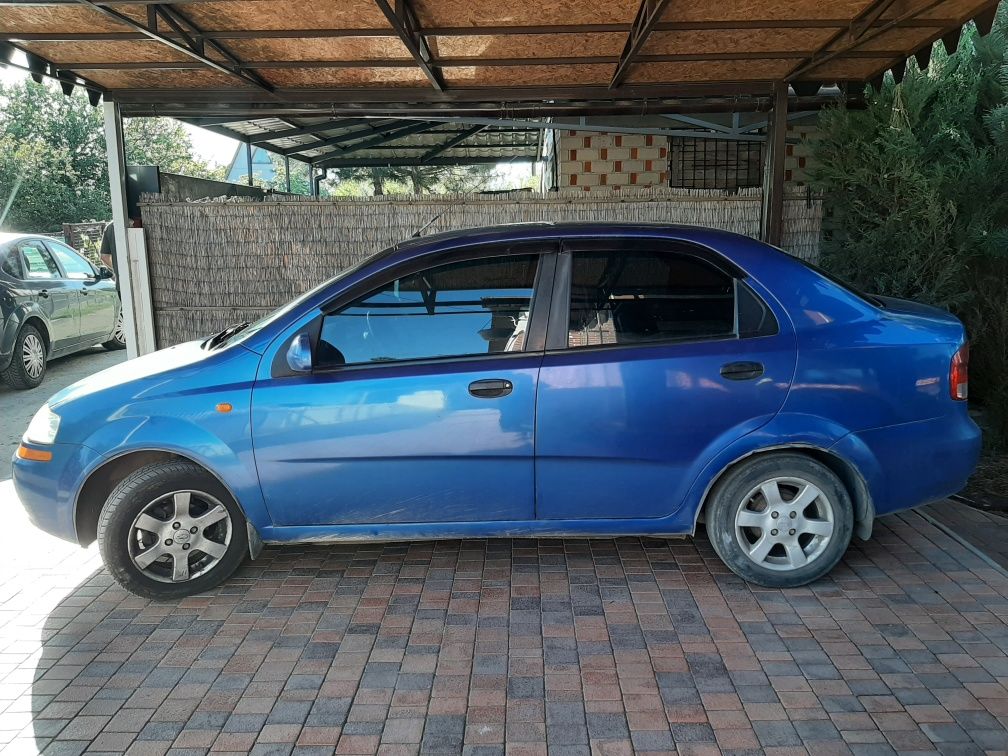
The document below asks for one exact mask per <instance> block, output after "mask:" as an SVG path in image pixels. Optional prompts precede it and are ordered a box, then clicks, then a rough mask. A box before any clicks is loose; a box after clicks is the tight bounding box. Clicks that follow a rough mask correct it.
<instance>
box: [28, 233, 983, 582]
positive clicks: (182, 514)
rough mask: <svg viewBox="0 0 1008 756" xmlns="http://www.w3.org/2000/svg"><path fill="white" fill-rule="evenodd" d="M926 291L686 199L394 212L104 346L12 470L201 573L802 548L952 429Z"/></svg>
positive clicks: (145, 576) (943, 362)
mask: <svg viewBox="0 0 1008 756" xmlns="http://www.w3.org/2000/svg"><path fill="white" fill-rule="evenodd" d="M967 360H968V351H967V344H966V336H965V333H964V330H963V326H962V324H961V323H960V322H959V321H958V320H957V319H956V318H954V317H952V316H951V315H949V314H948V313H946V312H944V311H941V310H937V309H934V308H932V307H926V306H924V305H919V304H914V303H912V302H907V301H902V300H896V299H888V298H882V297H872V296H866V295H863V294H859V293H858V292H855V291H853V290H851V289H850V288H848V287H846V286H844V285H843V284H841V283H838V282H837V281H834V280H832V279H831V278H829V277H827V276H826V275H825V274H823V273H821V272H819V271H817V270H815V269H813V268H812V267H810V266H808V265H807V264H805V263H803V262H802V261H800V260H798V259H796V258H794V257H791V256H789V255H787V254H785V253H783V252H781V251H779V250H777V249H774V248H772V247H769V246H767V245H765V244H762V243H760V242H757V241H754V240H753V239H750V238H747V237H743V236H738V235H734V234H730V233H725V232H720V231H713V230H706V229H701V228H689V227H676V226H658V225H655V226H648V225H609V224H589V225H573V224H569V225H551V224H530V225H516V226H506V227H498V228H488V229H482V230H470V231H465V232H458V233H451V234H445V235H440V236H431V237H426V238H421V239H413V240H410V241H408V242H405V243H402V244H399V245H397V246H396V247H393V248H392V249H389V250H387V251H385V252H382V253H380V254H378V255H376V256H374V257H371V258H369V259H368V260H366V261H365V262H363V263H362V264H360V265H358V266H356V267H354V268H352V269H349V270H347V271H345V272H343V273H340V274H339V275H338V276H336V277H335V278H333V279H331V280H329V281H327V282H325V283H324V284H322V285H321V286H318V287H317V288H315V289H313V290H311V291H309V292H308V293H307V294H305V295H303V296H302V297H300V298H298V299H296V300H295V301H293V302H291V303H290V304H288V305H286V306H284V307H282V308H280V309H279V310H277V311H275V312H273V313H272V314H270V315H269V316H267V317H265V318H263V319H262V320H260V321H258V322H255V323H252V324H251V325H250V324H240V325H236V326H232V327H230V328H227V329H225V330H223V331H221V332H220V333H218V334H216V335H214V336H212V337H210V338H208V339H206V340H204V341H196V342H192V343H188V344H182V345H179V346H176V347H172V348H170V349H164V350H162V351H159V352H156V353H154V354H150V355H147V356H145V357H141V358H139V359H135V360H131V361H129V362H126V363H124V364H122V365H119V366H116V367H113V368H111V369H109V370H105V371H103V372H101V373H98V374H97V375H95V376H93V377H91V378H87V379H85V380H83V381H81V382H79V383H76V384H74V385H73V386H70V387H69V388H67V389H64V390H63V391H61V392H59V393H58V394H56V395H55V396H53V397H52V398H51V399H50V400H49V402H48V403H47V404H46V405H45V406H43V407H42V408H41V409H40V410H39V411H38V414H37V415H36V416H35V418H34V419H33V420H32V421H31V424H30V426H29V427H28V430H27V432H26V433H25V435H24V439H23V441H22V444H21V446H20V447H19V449H18V451H17V452H16V455H15V460H14V482H15V485H16V487H17V491H18V494H19V496H20V498H21V501H22V502H23V503H24V506H25V507H26V508H27V510H28V512H29V514H30V516H31V518H32V520H33V521H34V522H35V524H36V525H37V526H38V527H40V528H42V529H43V530H45V531H47V532H49V533H52V534H54V535H57V536H59V537H61V538H65V539H68V540H72V541H75V542H77V543H79V544H81V545H87V544H90V543H91V542H93V541H95V540H97V541H98V543H99V547H100V550H101V554H102V557H103V558H104V561H105V564H106V565H107V566H108V569H109V570H110V572H111V573H112V575H113V576H114V577H115V578H116V580H118V581H119V582H120V583H121V584H122V585H123V586H124V587H125V588H127V589H128V590H130V591H133V592H134V593H137V594H140V595H143V596H147V597H152V598H173V597H179V596H186V595H189V594H193V593H197V592H200V591H205V590H206V589H208V588H211V587H213V586H215V585H217V584H218V583H220V582H221V581H223V580H225V579H226V578H227V577H228V576H229V575H231V574H232V572H234V570H235V569H236V568H237V567H238V565H239V564H240V563H241V562H242V561H243V560H244V559H245V558H247V557H251V558H252V559H254V558H255V557H256V556H257V554H258V553H259V551H260V550H261V548H262V546H263V544H264V543H268V544H284V543H333V542H338V541H352V540H365V539H380V540H392V539H395V540H399V539H403V540H405V539H433V538H493V537H513V536H533V537H560V536H576V537H591V536H627V535H634V536H638V535H649V536H659V537H665V536H686V535H691V534H694V533H695V531H696V528H697V525H698V523H699V524H703V525H704V527H705V529H706V531H707V535H708V537H709V538H710V541H711V543H712V544H713V547H714V550H715V551H716V552H717V554H718V555H719V556H720V557H721V559H723V560H724V562H725V564H726V565H727V566H728V567H729V568H730V569H731V570H732V571H734V572H735V573H737V574H738V575H740V576H741V577H743V578H744V579H746V580H749V581H752V582H754V583H758V584H761V585H766V586H775V587H789V586H797V585H802V584H805V583H808V582H810V581H812V580H815V579H816V578H818V577H820V576H822V575H824V574H825V573H827V572H828V571H829V570H830V569H832V568H833V566H834V565H836V563H837V562H838V561H839V560H840V558H841V557H842V556H843V553H844V551H845V550H846V548H847V546H848V544H849V542H850V539H851V536H852V534H855V533H856V534H857V535H858V536H859V537H861V538H867V537H869V536H870V534H871V530H872V523H873V521H874V519H875V518H876V517H878V516H880V515H885V514H889V513H891V512H895V511H898V510H903V509H907V508H909V507H915V506H918V505H920V504H924V503H927V502H931V501H934V500H936V499H940V498H942V497H944V496H947V495H949V494H952V493H954V492H955V491H957V490H959V489H960V488H961V487H962V486H963V484H964V483H965V481H966V479H967V477H968V476H969V475H970V473H971V471H972V470H973V467H974V465H975V463H976V460H977V457H978V454H979V449H980V434H979V431H978V429H977V427H976V425H975V424H974V423H973V422H972V420H971V419H970V417H969V414H968V412H967V404H966V395H967Z"/></svg>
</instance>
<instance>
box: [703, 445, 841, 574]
mask: <svg viewBox="0 0 1008 756" xmlns="http://www.w3.org/2000/svg"><path fill="white" fill-rule="evenodd" d="M809 486H811V488H810V487H809ZM764 492H766V493H764ZM775 493H776V495H775ZM775 513H776V515H775ZM792 513H794V516H792ZM705 520H706V528H707V536H708V538H710V542H711V545H712V546H713V547H714V551H716V552H717V554H718V556H719V557H721V560H722V561H723V562H724V563H725V564H726V565H727V566H728V568H729V569H731V571H732V572H734V573H735V574H736V575H738V576H739V577H741V578H743V579H744V580H747V581H748V582H750V583H756V584H757V585H764V586H767V587H770V588H794V587H797V586H799V585H805V584H806V583H811V582H812V581H814V580H817V579H819V578H821V577H822V576H823V575H825V574H827V573H828V572H829V571H830V570H832V569H833V568H834V567H835V566H836V564H837V562H839V561H840V559H841V558H842V557H843V555H844V552H845V551H846V550H847V547H848V545H850V540H851V534H852V532H853V530H854V507H853V505H852V502H851V498H850V495H849V494H848V492H847V489H846V488H845V487H844V485H843V483H842V482H841V481H840V479H839V478H838V477H837V476H836V475H835V474H834V473H833V471H832V470H830V469H829V468H828V467H826V466H825V465H822V464H820V463H819V462H816V461H815V460H814V459H812V458H810V457H806V456H803V455H800V454H774V455H771V456H763V457H758V458H755V459H753V460H751V461H748V462H745V463H743V464H741V465H739V466H738V467H737V468H735V469H734V470H732V471H730V472H729V473H728V474H727V475H725V477H724V478H723V479H722V480H720V481H719V482H718V484H717V485H716V486H715V487H714V489H713V490H712V491H711V493H710V496H709V497H708V499H707V508H706V516H705ZM782 523H785V524H786V526H785V527H781V524H782ZM790 525H795V527H793V528H792V527H787V526H790ZM775 526H776V527H775Z"/></svg>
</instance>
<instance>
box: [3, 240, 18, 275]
mask: <svg viewBox="0 0 1008 756" xmlns="http://www.w3.org/2000/svg"><path fill="white" fill-rule="evenodd" d="M0 271H3V272H4V273H6V274H7V275H8V276H10V277H11V278H21V260H20V259H19V258H18V253H17V249H15V248H14V247H11V248H10V249H7V250H5V251H3V252H0Z"/></svg>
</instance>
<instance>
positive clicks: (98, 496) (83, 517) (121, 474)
mask: <svg viewBox="0 0 1008 756" xmlns="http://www.w3.org/2000/svg"><path fill="white" fill-rule="evenodd" d="M169 461H183V462H189V463H191V464H194V465H196V466H198V467H199V468H201V469H202V470H205V471H206V472H207V473H209V474H210V475H212V476H213V477H214V478H215V479H216V480H217V481H218V482H219V483H220V484H221V485H222V486H223V487H224V489H225V490H226V491H227V492H228V494H229V495H230V496H231V499H232V500H233V501H234V502H235V504H236V505H237V506H238V508H239V509H240V510H241V512H242V515H243V516H244V518H245V524H246V528H247V529H248V538H249V554H250V556H251V557H252V558H253V559H255V558H256V557H257V556H258V555H259V552H260V551H262V545H263V544H262V538H261V537H260V536H259V533H258V531H257V530H256V528H255V526H254V525H253V524H252V521H251V520H250V519H249V516H248V513H247V512H246V511H245V508H244V507H243V506H242V504H241V501H240V499H239V498H238V497H237V496H235V492H234V490H233V489H232V488H231V486H229V485H228V484H227V482H226V481H224V480H223V479H222V478H221V477H220V476H219V475H218V474H217V473H215V472H214V471H213V470H212V469H210V468H209V467H207V466H206V465H205V464H203V463H202V462H200V461H199V460H196V459H193V458H192V457H189V456H186V455H185V454H180V453H178V452H174V451H167V450H164V449H131V450H129V451H125V452H123V453H121V454H118V455H116V456H114V457H111V458H109V459H106V460H104V461H103V462H102V463H101V464H99V465H98V466H97V467H95V468H94V469H93V470H92V471H91V472H90V473H88V475H87V477H86V478H85V480H84V483H83V485H82V486H81V488H80V491H79V493H78V494H77V497H76V500H75V501H74V530H75V532H76V535H77V542H78V543H79V544H80V545H81V546H88V545H90V544H92V543H94V541H95V539H96V538H97V537H98V520H99V518H100V517H101V511H102V508H103V507H104V506H105V502H106V501H108V497H109V495H110V494H111V493H112V490H113V489H114V488H115V487H116V486H117V485H118V484H119V483H120V482H121V481H122V480H123V478H125V477H126V476H127V475H130V474H131V473H133V472H136V471H137V470H139V469H140V468H142V467H146V466H147V465H151V464H155V463H157V462H169Z"/></svg>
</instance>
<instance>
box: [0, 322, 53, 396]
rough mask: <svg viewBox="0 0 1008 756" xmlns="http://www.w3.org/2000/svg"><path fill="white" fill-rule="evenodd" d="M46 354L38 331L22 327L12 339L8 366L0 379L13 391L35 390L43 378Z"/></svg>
mask: <svg viewBox="0 0 1008 756" xmlns="http://www.w3.org/2000/svg"><path fill="white" fill-rule="evenodd" d="M46 352H47V349H46V342H45V338H44V337H43V336H42V333H41V332H40V331H39V329H38V328H36V327H35V326H33V325H31V324H26V325H24V326H22V327H21V330H20V331H19V332H18V335H17V338H16V339H14V354H12V355H11V362H10V365H8V366H7V369H6V370H4V371H3V372H0V378H3V381H4V383H6V384H7V385H8V386H10V387H11V388H13V389H18V390H23V389H33V388H35V387H36V386H38V385H39V384H41V383H42V379H43V378H45V374H46V360H47V357H48V355H47V354H46Z"/></svg>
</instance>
